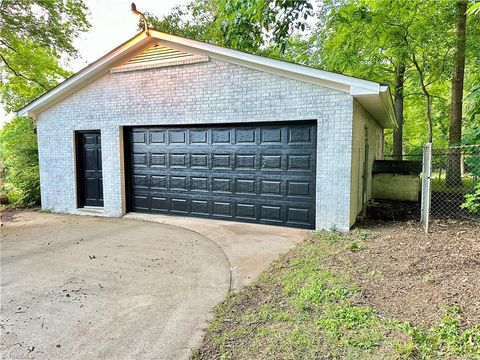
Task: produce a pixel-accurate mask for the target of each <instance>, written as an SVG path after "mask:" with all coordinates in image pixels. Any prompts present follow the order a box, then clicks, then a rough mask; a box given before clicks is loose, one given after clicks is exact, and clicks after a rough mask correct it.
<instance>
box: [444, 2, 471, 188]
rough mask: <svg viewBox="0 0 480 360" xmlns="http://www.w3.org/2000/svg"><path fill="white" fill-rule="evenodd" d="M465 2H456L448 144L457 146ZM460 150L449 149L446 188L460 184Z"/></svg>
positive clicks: (463, 57) (465, 16)
mask: <svg viewBox="0 0 480 360" xmlns="http://www.w3.org/2000/svg"><path fill="white" fill-rule="evenodd" d="M466 11H467V1H466V0H457V24H456V29H455V34H456V45H455V55H454V64H453V74H452V103H451V111H450V129H449V139H448V144H449V145H450V146H458V145H460V143H461V141H462V105H463V101H462V99H463V78H464V75H465V47H466V27H467V15H466V13H465V12H466ZM460 162H461V150H460V148H458V147H456V148H451V149H450V151H449V154H448V164H447V178H446V184H447V186H458V185H461V182H462V174H461V165H460Z"/></svg>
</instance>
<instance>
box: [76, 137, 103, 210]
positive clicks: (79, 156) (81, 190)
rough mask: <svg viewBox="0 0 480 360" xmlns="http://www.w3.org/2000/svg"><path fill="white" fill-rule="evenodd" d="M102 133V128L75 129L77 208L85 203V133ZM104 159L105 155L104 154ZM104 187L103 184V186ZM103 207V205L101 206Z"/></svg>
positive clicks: (82, 206)
mask: <svg viewBox="0 0 480 360" xmlns="http://www.w3.org/2000/svg"><path fill="white" fill-rule="evenodd" d="M97 133H98V134H100V136H101V131H100V129H94V130H75V139H74V140H75V171H76V180H77V184H76V188H77V189H76V194H77V208H78V209H83V208H84V207H85V206H86V205H85V171H84V168H85V159H84V155H83V135H85V134H97ZM102 160H103V156H102ZM102 168H103V166H102ZM102 188H103V186H102ZM99 208H101V207H99Z"/></svg>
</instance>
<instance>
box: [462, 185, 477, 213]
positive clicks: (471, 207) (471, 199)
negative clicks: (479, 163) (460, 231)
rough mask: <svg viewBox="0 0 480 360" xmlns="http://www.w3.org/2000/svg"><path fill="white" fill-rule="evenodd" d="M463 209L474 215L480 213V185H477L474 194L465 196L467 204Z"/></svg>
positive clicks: (464, 204)
mask: <svg viewBox="0 0 480 360" xmlns="http://www.w3.org/2000/svg"><path fill="white" fill-rule="evenodd" d="M461 208H462V209H467V210H468V211H469V212H471V213H473V214H476V213H478V212H480V183H478V184H477V186H476V187H475V191H474V192H473V193H471V194H467V195H465V202H464V203H463V204H462V205H461Z"/></svg>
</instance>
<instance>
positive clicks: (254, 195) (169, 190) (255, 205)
mask: <svg viewBox="0 0 480 360" xmlns="http://www.w3.org/2000/svg"><path fill="white" fill-rule="evenodd" d="M126 140H127V141H128V143H127V146H128V148H127V151H128V152H129V153H130V154H129V155H128V156H129V163H128V168H129V171H128V176H129V179H130V184H129V190H128V191H129V195H130V199H129V208H130V209H131V210H133V211H136V212H148V213H169V214H176V215H189V216H197V217H209V218H216V219H229V220H235V221H247V222H256V223H264V224H275V225H285V226H295V227H304V228H313V227H314V223H315V158H316V125H315V123H314V122H288V123H274V124H271V123H270V124H261V125H259V124H249V125H229V126H225V125H222V126H208V127H206V126H203V127H191V126H190V127H168V128H166V127H142V128H136V127H134V128H131V129H130V130H129V131H128V132H127V139H126Z"/></svg>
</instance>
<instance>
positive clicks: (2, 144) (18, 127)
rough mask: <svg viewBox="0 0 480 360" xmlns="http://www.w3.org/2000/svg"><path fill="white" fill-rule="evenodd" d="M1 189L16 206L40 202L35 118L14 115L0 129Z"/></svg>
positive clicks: (32, 204)
mask: <svg viewBox="0 0 480 360" xmlns="http://www.w3.org/2000/svg"><path fill="white" fill-rule="evenodd" d="M0 164H1V166H2V169H1V170H2V176H3V181H4V183H3V188H2V190H1V192H2V193H4V194H5V195H7V197H8V199H9V202H10V203H12V204H14V205H18V206H35V205H38V204H39V203H40V176H39V171H38V149H37V134H36V127H35V122H34V121H33V120H30V119H28V118H25V117H16V118H14V119H13V120H12V121H11V122H9V123H7V124H5V126H4V127H3V128H2V129H1V130H0Z"/></svg>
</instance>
